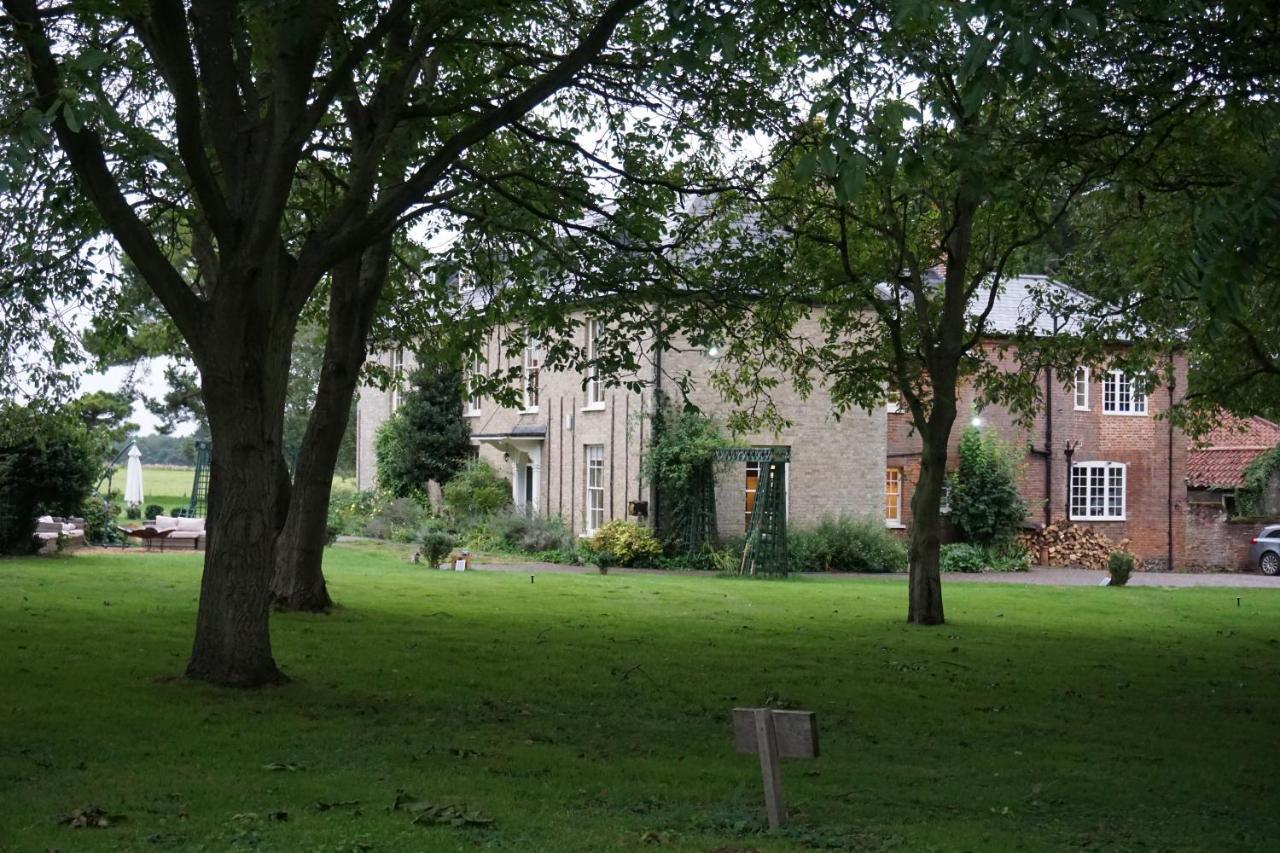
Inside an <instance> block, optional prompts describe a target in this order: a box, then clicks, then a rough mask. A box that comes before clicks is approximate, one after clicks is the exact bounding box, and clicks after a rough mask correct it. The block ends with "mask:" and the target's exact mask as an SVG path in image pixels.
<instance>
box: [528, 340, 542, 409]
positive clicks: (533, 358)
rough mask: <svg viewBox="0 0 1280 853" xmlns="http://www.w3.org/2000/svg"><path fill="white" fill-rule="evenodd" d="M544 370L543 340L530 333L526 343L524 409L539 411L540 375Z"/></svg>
mask: <svg viewBox="0 0 1280 853" xmlns="http://www.w3.org/2000/svg"><path fill="white" fill-rule="evenodd" d="M541 371H542V342H541V341H539V340H538V339H537V338H535V337H533V336H532V335H530V336H529V337H528V338H526V340H525V345H524V410H525V411H526V412H536V411H538V375H539V373H541Z"/></svg>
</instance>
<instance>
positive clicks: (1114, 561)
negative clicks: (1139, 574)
mask: <svg viewBox="0 0 1280 853" xmlns="http://www.w3.org/2000/svg"><path fill="white" fill-rule="evenodd" d="M1133 569H1134V560H1133V555H1132V554H1130V553H1129V552H1128V551H1112V552H1111V554H1110V555H1108V557H1107V574H1109V575H1111V584H1110V585H1111V586H1124V585H1125V584H1127V583H1128V582H1129V576H1130V575H1132V574H1133Z"/></svg>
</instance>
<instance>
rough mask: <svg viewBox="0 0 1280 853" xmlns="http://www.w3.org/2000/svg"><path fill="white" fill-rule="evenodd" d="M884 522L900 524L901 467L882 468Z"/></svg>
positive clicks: (891, 524)
mask: <svg viewBox="0 0 1280 853" xmlns="http://www.w3.org/2000/svg"><path fill="white" fill-rule="evenodd" d="M884 523H885V524H888V525H890V526H892V527H897V526H898V525H900V524H902V469H901V468H886V469H884Z"/></svg>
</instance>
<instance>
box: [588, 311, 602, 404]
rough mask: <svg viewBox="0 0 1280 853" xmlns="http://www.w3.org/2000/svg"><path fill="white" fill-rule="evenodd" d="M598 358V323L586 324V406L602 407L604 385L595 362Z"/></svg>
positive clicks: (595, 321)
mask: <svg viewBox="0 0 1280 853" xmlns="http://www.w3.org/2000/svg"><path fill="white" fill-rule="evenodd" d="M599 357H600V321H599V320H591V321H589V322H588V323H587V361H588V362H589V363H588V365H587V405H588V406H603V405H604V383H603V382H602V381H601V380H600V367H599V365H597V364H596V360H597V359H598V358H599Z"/></svg>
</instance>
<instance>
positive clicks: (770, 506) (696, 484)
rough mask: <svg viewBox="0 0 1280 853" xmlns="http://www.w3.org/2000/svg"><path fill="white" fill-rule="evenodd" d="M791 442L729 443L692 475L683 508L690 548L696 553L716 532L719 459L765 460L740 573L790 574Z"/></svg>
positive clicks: (680, 520) (685, 536) (682, 527)
mask: <svg viewBox="0 0 1280 853" xmlns="http://www.w3.org/2000/svg"><path fill="white" fill-rule="evenodd" d="M790 461H791V448H789V447H782V446H775V447H724V448H721V449H719V450H717V451H715V453H714V454H713V456H712V458H711V459H709V460H707V462H706V463H705V464H704V465H702V466H701V467H700V469H699V470H698V471H697V473H696V474H694V476H693V477H692V480H691V482H690V484H689V488H688V491H687V492H686V493H685V494H684V496H683V504H682V505H681V506H680V508H679V509H678V510H677V513H676V514H677V517H678V523H679V527H680V534H681V538H682V539H683V541H684V545H685V548H686V549H687V550H688V551H689V552H691V553H695V552H697V551H699V550H700V549H702V548H703V546H704V545H707V544H709V543H711V542H712V541H713V540H714V538H715V529H716V494H715V463H718V462H755V463H757V464H759V465H760V479H759V481H758V482H757V484H756V499H755V504H754V505H753V507H752V512H751V521H750V522H749V523H748V525H747V536H746V541H745V542H744V543H743V546H742V560H741V561H740V562H739V564H738V574H748V575H754V574H765V575H780V574H786V573H787V570H788V565H787V464H788V463H789V462H790Z"/></svg>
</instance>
